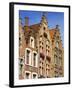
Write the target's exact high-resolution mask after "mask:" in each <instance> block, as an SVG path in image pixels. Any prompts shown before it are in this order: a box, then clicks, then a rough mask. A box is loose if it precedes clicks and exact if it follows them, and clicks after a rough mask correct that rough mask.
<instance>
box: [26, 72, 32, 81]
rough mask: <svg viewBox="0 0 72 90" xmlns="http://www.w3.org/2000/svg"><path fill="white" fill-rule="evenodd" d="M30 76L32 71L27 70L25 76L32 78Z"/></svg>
mask: <svg viewBox="0 0 72 90" xmlns="http://www.w3.org/2000/svg"><path fill="white" fill-rule="evenodd" d="M30 76H31V73H30V72H29V71H26V72H25V78H26V79H30V78H31V77H30Z"/></svg>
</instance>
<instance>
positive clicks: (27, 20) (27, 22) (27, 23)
mask: <svg viewBox="0 0 72 90" xmlns="http://www.w3.org/2000/svg"><path fill="white" fill-rule="evenodd" d="M28 25H29V17H25V26H28Z"/></svg>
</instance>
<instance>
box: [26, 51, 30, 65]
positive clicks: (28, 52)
mask: <svg viewBox="0 0 72 90" xmlns="http://www.w3.org/2000/svg"><path fill="white" fill-rule="evenodd" d="M29 55H30V51H29V50H27V56H26V57H27V60H26V61H27V62H26V63H27V64H29Z"/></svg>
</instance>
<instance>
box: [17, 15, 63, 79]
mask: <svg viewBox="0 0 72 90" xmlns="http://www.w3.org/2000/svg"><path fill="white" fill-rule="evenodd" d="M63 55H64V50H63V47H62V41H61V36H60V32H59V28H58V25H57V26H56V27H55V28H53V29H49V28H48V21H47V19H46V17H45V15H43V16H42V18H41V21H40V23H38V24H34V25H29V18H28V17H25V25H24V26H22V23H21V19H20V20H19V79H29V78H30V79H31V78H32V79H34V78H51V77H63V75H64V72H63V68H64V64H63V62H64V58H63V57H64V56H63Z"/></svg>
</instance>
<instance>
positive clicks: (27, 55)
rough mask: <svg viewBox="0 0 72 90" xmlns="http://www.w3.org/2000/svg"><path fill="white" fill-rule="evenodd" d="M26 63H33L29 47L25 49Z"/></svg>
mask: <svg viewBox="0 0 72 90" xmlns="http://www.w3.org/2000/svg"><path fill="white" fill-rule="evenodd" d="M25 64H28V65H31V50H30V49H29V48H26V50H25Z"/></svg>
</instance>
